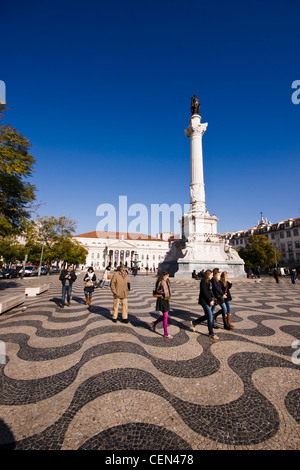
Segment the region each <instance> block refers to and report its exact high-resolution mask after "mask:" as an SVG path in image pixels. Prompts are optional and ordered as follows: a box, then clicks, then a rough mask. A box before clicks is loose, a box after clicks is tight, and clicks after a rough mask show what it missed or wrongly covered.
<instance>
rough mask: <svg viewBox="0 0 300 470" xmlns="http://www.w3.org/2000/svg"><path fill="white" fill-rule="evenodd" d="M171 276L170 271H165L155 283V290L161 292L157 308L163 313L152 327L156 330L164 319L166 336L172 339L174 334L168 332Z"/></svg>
mask: <svg viewBox="0 0 300 470" xmlns="http://www.w3.org/2000/svg"><path fill="white" fill-rule="evenodd" d="M169 276H170V274H169V272H168V271H163V272H162V273H161V274H160V275H159V277H158V279H157V281H156V284H155V292H157V293H158V294H157V295H160V294H161V297H157V300H156V310H157V311H158V312H161V313H162V315H161V316H160V317H159V318H158V319H157V320H155V321H154V322H152V329H153V331H156V325H157V324H158V323H160V322H161V321H162V322H163V327H164V338H167V339H172V338H173V336H171V335H170V334H169V333H168V319H169V311H170V303H169V300H170V298H171V285H170V279H169Z"/></svg>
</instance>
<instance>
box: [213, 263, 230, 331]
mask: <svg viewBox="0 0 300 470" xmlns="http://www.w3.org/2000/svg"><path fill="white" fill-rule="evenodd" d="M220 276H221V274H220V270H219V269H218V268H215V269H214V270H213V277H212V291H213V296H214V297H215V299H216V303H215V306H214V309H213V320H214V321H216V318H217V316H218V315H220V313H221V314H222V318H223V325H224V329H225V330H231V328H230V326H229V325H228V322H227V308H226V304H225V300H226V299H227V294H224V293H223V291H222V283H221V281H220ZM217 305H220V307H221V310H219V311H218V312H217V313H215V310H216V308H217Z"/></svg>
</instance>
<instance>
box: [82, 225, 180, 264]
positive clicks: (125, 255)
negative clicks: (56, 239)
mask: <svg viewBox="0 0 300 470" xmlns="http://www.w3.org/2000/svg"><path fill="white" fill-rule="evenodd" d="M169 235H171V234H169ZM73 238H75V240H77V241H78V242H80V243H81V244H82V245H83V246H84V247H85V248H86V249H87V250H88V256H87V258H86V266H93V268H94V269H99V270H100V269H103V268H104V267H106V266H107V265H109V264H110V265H111V266H112V267H117V266H119V265H120V264H123V265H125V266H126V267H128V268H130V267H132V266H133V265H134V264H137V265H138V267H139V268H140V269H141V270H145V268H147V267H148V268H149V270H150V269H151V270H153V269H155V270H157V268H158V266H159V264H160V263H161V262H162V261H163V260H164V258H165V256H166V254H167V252H168V251H169V246H170V243H171V242H170V241H169V240H170V238H171V237H170V236H169V237H166V235H165V234H158V236H157V238H153V237H151V236H149V235H145V234H142V233H120V232H99V231H94V232H88V233H82V234H80V235H76V236H74V237H73ZM166 238H167V239H166Z"/></svg>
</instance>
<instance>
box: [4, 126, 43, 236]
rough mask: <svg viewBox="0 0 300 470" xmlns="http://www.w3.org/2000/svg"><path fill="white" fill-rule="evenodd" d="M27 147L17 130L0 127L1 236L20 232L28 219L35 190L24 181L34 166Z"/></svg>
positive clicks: (26, 141)
mask: <svg viewBox="0 0 300 470" xmlns="http://www.w3.org/2000/svg"><path fill="white" fill-rule="evenodd" d="M30 147H31V144H30V142H29V140H28V139H26V138H25V137H23V136H22V134H21V133H20V132H18V131H17V130H16V129H13V128H11V127H10V126H9V125H1V126H0V236H7V235H9V234H12V233H20V231H21V230H22V228H23V224H24V221H26V220H28V219H29V218H30V210H31V207H30V204H32V202H33V201H34V200H35V190H36V188H35V186H34V185H33V184H30V183H29V182H28V181H27V180H28V178H30V177H31V176H32V172H33V167H34V164H35V159H34V157H33V156H32V155H30V153H29V152H28V150H29V148H30Z"/></svg>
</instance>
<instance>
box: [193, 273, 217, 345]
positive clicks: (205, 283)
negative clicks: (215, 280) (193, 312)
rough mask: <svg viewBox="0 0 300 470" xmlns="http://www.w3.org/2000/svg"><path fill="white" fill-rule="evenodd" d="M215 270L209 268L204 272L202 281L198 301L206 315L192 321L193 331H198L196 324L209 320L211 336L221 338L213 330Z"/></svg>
mask: <svg viewBox="0 0 300 470" xmlns="http://www.w3.org/2000/svg"><path fill="white" fill-rule="evenodd" d="M212 277H213V272H212V271H211V270H210V269H207V270H206V271H205V273H204V277H203V279H201V281H200V293H199V300H198V303H199V304H200V305H201V306H202V308H203V310H204V315H202V316H201V317H199V318H197V320H195V321H194V322H193V321H191V328H192V330H193V331H196V325H197V324H198V323H201V322H203V321H204V320H207V322H208V334H209V336H210V338H213V339H219V337H218V336H217V335H216V334H215V333H214V330H213V308H214V305H215V304H214V296H213V291H212V283H211V280H212Z"/></svg>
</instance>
